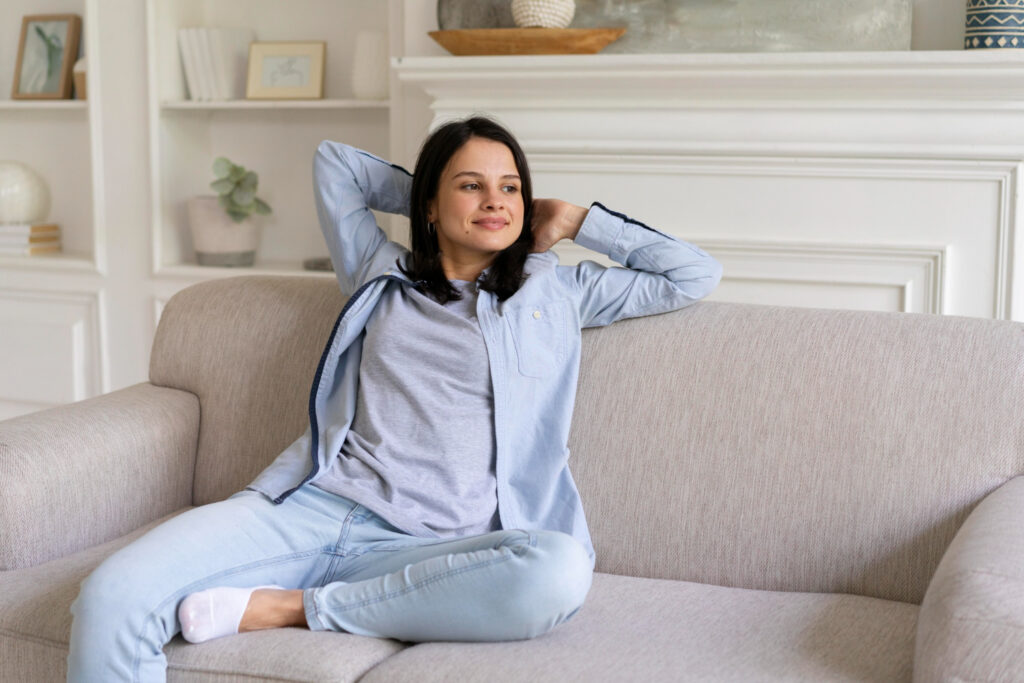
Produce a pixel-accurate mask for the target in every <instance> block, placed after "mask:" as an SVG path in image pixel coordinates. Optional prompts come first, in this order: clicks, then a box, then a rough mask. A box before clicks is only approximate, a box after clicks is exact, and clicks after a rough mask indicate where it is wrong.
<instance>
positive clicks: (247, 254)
mask: <svg viewBox="0 0 1024 683" xmlns="http://www.w3.org/2000/svg"><path fill="white" fill-rule="evenodd" d="M213 174H214V176H215V179H214V181H213V182H211V183H210V187H211V188H212V189H213V190H214V191H215V192H216V193H217V196H215V197H214V196H202V197H193V198H191V199H189V201H188V219H189V226H190V227H191V229H192V246H193V248H194V249H195V252H196V262H197V263H198V264H199V265H201V266H251V265H252V264H253V263H254V262H255V260H256V249H257V247H258V246H259V228H258V226H257V225H256V222H255V221H254V220H253V214H258V215H262V216H265V215H268V214H269V213H270V211H271V209H270V205H268V204H267V203H266V202H265V201H263V200H262V199H260V198H259V197H257V196H256V188H257V186H258V185H259V176H258V175H257V174H256V173H255V172H253V171H250V170H248V169H246V168H245V167H243V166H239V165H238V164H235V163H232V162H231V161H230V160H229V159H227V158H226V157H218V158H217V159H216V160H215V161H214V162H213Z"/></svg>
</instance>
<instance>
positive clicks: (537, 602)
mask: <svg viewBox="0 0 1024 683" xmlns="http://www.w3.org/2000/svg"><path fill="white" fill-rule="evenodd" d="M314 179H315V186H316V199H317V212H318V215H319V218H320V224H321V227H322V229H323V231H324V235H325V237H326V239H327V244H328V247H329V249H330V252H331V258H332V260H333V262H334V266H335V271H336V273H337V277H338V282H339V284H340V285H341V288H342V290H343V292H344V293H345V294H347V295H349V300H348V302H347V303H346V305H345V307H344V309H343V310H342V312H341V315H340V316H339V319H338V322H337V323H336V325H335V328H334V330H333V332H332V334H331V337H330V339H329V341H328V343H327V348H326V349H325V351H324V354H323V356H322V358H321V361H320V366H319V368H318V369H317V373H316V377H315V378H314V382H313V388H312V394H311V398H310V427H309V429H308V430H307V431H306V433H305V434H304V435H303V436H302V437H300V438H299V439H298V440H296V441H295V443H293V444H292V445H291V446H289V447H288V448H287V449H286V450H285V451H284V452H283V453H282V454H281V455H280V456H278V458H277V459H276V460H275V461H274V462H273V463H272V464H271V465H270V467H268V468H267V469H266V470H265V471H264V472H263V473H262V474H261V475H260V476H259V477H258V478H257V479H256V480H255V481H254V482H253V483H252V484H251V485H250V486H249V487H248V488H247V489H246V490H245V491H242V492H240V493H237V494H235V495H234V496H232V497H231V498H229V499H228V500H226V501H222V502H220V503H214V504H211V505H206V506H203V507H200V508H196V509H194V510H191V511H189V512H187V513H184V514H182V515H180V516H178V517H176V518H174V519H172V520H170V521H169V522H166V523H165V524H163V525H161V526H160V527H157V528H156V529H154V530H153V531H151V532H149V533H148V534H147V535H145V536H143V537H142V538H141V539H139V540H138V541H136V542H134V543H132V544H130V545H129V546H127V547H125V548H124V549H122V550H120V551H119V552H117V553H115V554H114V555H112V556H111V557H110V558H109V559H108V560H107V561H106V562H104V563H103V564H102V565H101V566H100V567H99V568H98V569H97V570H96V571H95V572H94V573H93V575H92V576H90V577H89V578H88V579H87V580H86V581H85V582H84V583H83V585H82V591H81V594H80V595H79V598H78V600H76V602H75V604H74V605H73V607H72V611H73V613H74V616H75V619H74V625H73V628H72V638H71V654H70V659H69V662H70V666H69V678H70V679H71V680H104V681H112V680H163V677H164V670H165V665H166V662H165V659H164V657H163V652H162V648H163V646H164V644H165V643H166V642H167V641H168V640H170V639H171V638H172V637H173V636H174V635H175V633H177V632H178V631H179V629H180V630H181V631H182V633H183V635H184V636H185V638H186V639H188V640H190V641H192V642H201V641H204V640H208V639H210V638H216V637H220V636H224V635H229V634H232V633H237V632H240V631H251V630H257V629H264V628H274V627H282V626H305V627H308V628H310V629H316V630H328V629H329V630H335V631H347V632H350V633H356V634H362V635H368V636H379V637H389V638H397V639H400V640H405V641H414V642H415V641H427V640H449V641H451V640H463V641H472V640H476V641H481V640H511V639H524V638H532V637H534V636H537V635H540V634H542V633H545V632H547V631H549V630H550V629H552V628H554V627H555V626H556V625H558V624H560V623H562V622H564V621H566V620H567V619H569V618H570V617H571V616H572V615H573V614H575V612H576V611H577V610H578V609H579V608H580V606H581V605H582V603H583V600H584V598H585V596H586V594H587V591H588V590H589V587H590V581H591V572H592V569H593V565H594V551H593V548H592V546H591V543H590V537H589V533H588V531H587V526H586V522H585V520H584V517H583V508H582V505H581V503H580V499H579V495H578V493H577V491H576V487H575V484H574V483H573V481H572V477H571V476H570V474H569V470H568V467H567V464H566V463H567V459H568V450H567V448H566V443H567V441H568V434H569V426H570V419H571V415H572V408H573V402H574V399H575V388H576V377H577V372H578V368H579V358H580V329H581V328H582V327H586V326H595V325H605V324H608V323H611V322H613V321H615V320H618V319H620V318H626V317H631V316H638V315H646V314H651V313H660V312H665V311H670V310H673V309H677V308H680V307H682V306H685V305H687V304H689V303H692V302H694V301H696V300H698V299H700V298H701V297H703V296H705V295H707V294H708V293H709V292H710V291H711V290H712V289H713V288H714V287H715V285H716V284H717V283H718V280H719V278H720V276H721V269H720V267H719V265H718V263H717V262H716V261H715V260H714V259H712V258H711V257H710V256H708V255H707V254H706V253H705V252H703V251H701V250H700V249H698V248H697V247H695V246H692V245H690V244H687V243H685V242H682V241H679V240H675V239H673V238H671V237H668V236H666V235H663V234H661V233H659V232H656V231H654V230H652V229H651V228H648V227H647V226H645V225H643V224H642V223H638V222H636V221H633V220H631V219H629V218H626V217H625V216H622V215H620V214H617V213H615V212H612V211H609V210H607V209H605V208H604V207H603V206H601V205H600V204H594V205H593V206H592V207H590V208H589V209H585V208H583V207H579V206H574V205H572V204H569V203H567V202H563V201H559V200H554V199H537V200H534V199H533V196H532V187H531V184H530V174H529V169H528V167H527V163H526V158H525V156H524V154H523V152H522V150H521V149H520V147H519V144H518V143H517V142H516V140H515V139H514V138H513V137H512V135H511V134H510V133H509V132H508V131H506V130H505V129H504V128H502V127H501V126H499V125H498V124H496V123H495V122H493V121H491V120H489V119H486V118H479V117H474V118H469V119H466V120H462V121H456V122H453V123H450V124H447V125H444V126H442V127H440V128H439V129H438V130H437V131H435V132H434V133H433V134H432V135H431V136H430V137H429V138H428V139H427V141H426V142H425V143H424V145H423V149H422V150H421V152H420V155H419V158H418V160H417V164H416V173H415V176H410V175H409V174H408V172H406V171H405V170H404V169H401V168H399V167H397V166H393V165H390V164H388V163H387V162H385V161H382V160H380V159H378V158H377V157H374V156H373V155H371V154H368V153H366V152H363V151H360V150H357V149H354V148H352V147H349V146H346V145H343V144H339V143H334V142H323V143H321V145H320V147H319V149H318V151H317V155H316V159H315V162H314ZM370 209H376V210H380V211H385V212H392V213H401V214H403V215H408V216H409V218H410V222H411V233H412V240H411V241H412V251H411V252H409V251H407V250H406V249H404V248H403V247H401V246H399V245H398V244H395V243H393V242H389V241H387V240H386V238H385V236H384V233H383V232H382V231H381V230H380V228H378V227H377V225H376V223H375V221H374V217H373V215H372V214H371V212H370ZM563 238H568V239H572V240H575V241H576V242H577V243H578V244H582V245H584V246H586V247H589V248H591V249H595V250H597V251H599V252H601V253H604V254H607V255H609V256H610V257H611V258H613V259H615V260H616V261H618V262H620V263H622V264H623V265H624V266H626V267H624V268H604V267H602V266H599V265H597V264H596V263H593V262H584V263H582V264H580V265H578V266H575V267H565V266H559V265H557V263H558V261H557V258H556V257H555V256H554V255H553V254H552V253H551V252H549V251H548V249H549V248H550V247H551V246H552V245H554V244H555V243H556V242H558V241H559V240H560V239H563ZM254 587H255V588H254Z"/></svg>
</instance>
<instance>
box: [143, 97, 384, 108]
mask: <svg viewBox="0 0 1024 683" xmlns="http://www.w3.org/2000/svg"><path fill="white" fill-rule="evenodd" d="M390 106H391V102H390V100H355V99H331V100H218V101H194V100H170V101H164V102H161V103H160V108H161V109H163V110H165V111H169V110H204V111H215V110H222V109H387V108H388V107H390Z"/></svg>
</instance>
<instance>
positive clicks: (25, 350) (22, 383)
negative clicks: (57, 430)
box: [0, 290, 103, 419]
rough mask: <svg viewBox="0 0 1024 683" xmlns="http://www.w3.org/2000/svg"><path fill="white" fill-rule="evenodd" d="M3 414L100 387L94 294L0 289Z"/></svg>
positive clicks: (93, 392) (0, 403) (10, 414)
mask: <svg viewBox="0 0 1024 683" xmlns="http://www.w3.org/2000/svg"><path fill="white" fill-rule="evenodd" d="M0 330H2V333H0V357H3V358H17V359H18V362H17V363H0V419H3V418H6V417H13V416H14V415H19V414H22V413H28V412H32V411H34V410H38V409H40V408H44V407H47V406H52V405H60V404H64V403H70V402H73V401H79V400H82V399H85V398H88V397H90V396H94V395H96V394H99V393H101V392H102V389H101V379H100V378H101V377H102V375H103V367H102V356H101V347H100V341H99V340H100V304H99V295H98V294H96V293H84V294H83V293H77V292H54V291H31V290H20V291H18V290H5V291H3V292H2V293H0Z"/></svg>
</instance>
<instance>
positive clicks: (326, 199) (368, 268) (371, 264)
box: [313, 140, 412, 294]
mask: <svg viewBox="0 0 1024 683" xmlns="http://www.w3.org/2000/svg"><path fill="white" fill-rule="evenodd" d="M313 188H314V194H315V195H316V212H317V216H318V217H319V219H320V230H321V231H323V234H324V239H325V240H326V241H327V248H328V249H329V250H330V252H331V261H332V262H333V263H334V271H335V273H336V274H337V277H338V284H339V285H340V286H341V291H342V292H344V293H345V294H351V293H352V292H354V291H355V290H356V288H357V287H358V286H359V284H360V283H361V282H362V281H363V280H364V279H365V276H366V274H367V272H372V270H374V269H376V268H377V266H379V265H381V264H378V263H376V261H377V260H379V259H380V258H385V259H387V260H388V261H389V264H388V265H392V264H393V262H394V258H395V257H394V254H392V253H388V254H386V255H385V254H382V253H380V252H381V246H383V245H384V244H386V243H387V241H388V240H387V236H386V235H385V234H384V231H383V230H381V229H380V227H379V226H378V225H377V221H376V220H375V219H374V216H373V214H372V213H371V212H370V210H371V209H374V210H377V211H384V212H387V213H397V214H401V215H403V216H408V215H409V196H410V192H411V189H412V175H411V174H410V173H409V172H408V171H406V170H405V169H404V168H402V167H401V166H396V165H394V164H391V163H388V162H387V161H384V160H383V159H381V158H379V157H377V156H374V155H373V154H370V153H369V152H366V151H363V150H361V149H357V148H355V147H352V146H350V145H346V144H343V143H340V142H332V141H330V140H324V141H323V142H321V143H320V145H319V146H318V147H317V150H316V155H315V157H314V159H313ZM388 251H390V250H388Z"/></svg>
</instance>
